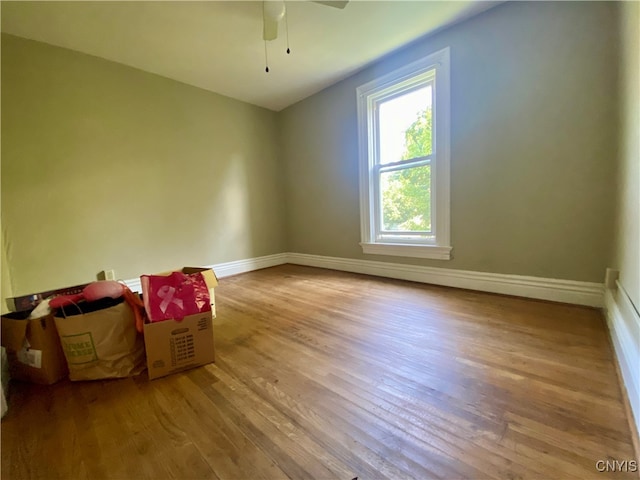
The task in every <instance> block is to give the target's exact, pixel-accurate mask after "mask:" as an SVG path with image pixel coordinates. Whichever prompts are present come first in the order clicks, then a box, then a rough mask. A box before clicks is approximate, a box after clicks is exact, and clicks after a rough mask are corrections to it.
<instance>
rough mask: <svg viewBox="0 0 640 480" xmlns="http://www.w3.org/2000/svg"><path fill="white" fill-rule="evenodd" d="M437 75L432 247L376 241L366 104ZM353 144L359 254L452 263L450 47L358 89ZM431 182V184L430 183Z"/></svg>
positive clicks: (369, 122)
mask: <svg viewBox="0 0 640 480" xmlns="http://www.w3.org/2000/svg"><path fill="white" fill-rule="evenodd" d="M434 68H435V70H436V83H437V86H436V89H435V97H434V99H435V102H434V105H433V112H434V115H436V119H435V120H434V124H435V125H436V128H435V139H434V144H435V149H434V157H435V159H436V161H435V162H433V163H432V185H431V189H432V192H433V197H432V202H433V203H432V216H433V219H432V227H433V231H434V232H435V241H434V242H433V243H432V244H426V243H420V244H410V243H400V242H393V243H391V242H388V243H385V242H379V241H376V232H375V218H374V215H376V210H377V208H376V203H375V195H374V189H373V187H372V186H373V181H374V176H373V167H374V164H375V157H374V155H375V153H372V152H375V148H376V144H375V138H374V135H372V134H370V127H369V126H370V125H372V124H373V118H372V117H373V115H374V112H373V109H370V108H369V106H370V103H371V102H372V101H373V100H374V99H375V98H376V96H377V97H379V96H381V95H382V92H384V91H385V90H387V89H388V88H389V87H392V86H396V85H397V86H399V87H400V88H402V87H403V86H406V85H411V84H412V80H413V79H415V77H417V76H419V75H421V74H424V73H426V72H428V71H430V70H433V69H434ZM357 104H358V140H359V163H360V232H361V242H360V245H361V246H362V251H363V252H364V253H369V254H377V255H393V256H403V257H417V258H433V259H438V260H449V259H451V250H452V247H451V241H450V220H449V217H450V125H451V121H450V74H449V48H448V47H447V48H444V49H442V50H439V51H437V52H435V53H433V54H431V55H428V56H426V57H424V58H422V59H420V60H418V61H416V62H413V63H411V64H409V65H406V66H404V67H402V68H400V69H398V70H395V71H393V72H391V73H388V74H386V75H384V76H382V77H379V78H376V79H375V80H373V81H371V82H369V83H366V84H365V85H361V86H360V87H358V88H357ZM433 179H435V181H433Z"/></svg>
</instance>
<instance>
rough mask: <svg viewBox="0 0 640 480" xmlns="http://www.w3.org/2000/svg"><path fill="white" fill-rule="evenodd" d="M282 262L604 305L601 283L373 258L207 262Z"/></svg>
mask: <svg viewBox="0 0 640 480" xmlns="http://www.w3.org/2000/svg"><path fill="white" fill-rule="evenodd" d="M285 263H293V264H296V265H306V266H310V267H320V268H328V269H332V270H341V271H344V272H353V273H364V274H367V275H375V276H378V277H387V278H397V279H400V280H411V281H413V282H420V283H431V284H434V285H443V286H447V287H455V288H466V289H469V290H480V291H483V292H491V293H501V294H505V295H515V296H519V297H527V298H536V299H540V300H551V301H554V302H563V303H572V304H576V305H586V306H590V307H602V306H603V305H604V299H603V295H604V285H603V284H601V283H591V282H578V281H573V280H558V279H553V278H539V277H528V276H523V275H506V274H502V273H485V272H473V271H467V270H453V269H448V268H435V267H422V266H417V265H404V264H399V263H387V262H378V261H373V260H356V259H351V258H339V257H325V256H322V255H309V254H305V253H278V254H274V255H267V256H264V257H256V258H249V259H245V260H236V261H233V262H226V263H219V264H216V265H210V267H211V268H213V270H214V271H215V272H216V275H217V276H218V278H224V277H228V276H231V275H237V274H239V273H245V272H250V271H252V270H259V269H262V268H267V267H274V266H276V265H282V264H285ZM125 283H126V284H127V285H128V286H129V288H131V290H133V291H137V292H139V291H140V290H141V288H140V279H131V280H125Z"/></svg>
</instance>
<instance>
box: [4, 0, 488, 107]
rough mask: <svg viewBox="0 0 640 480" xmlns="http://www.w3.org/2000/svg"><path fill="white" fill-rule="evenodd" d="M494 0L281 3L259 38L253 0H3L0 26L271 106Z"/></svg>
mask: <svg viewBox="0 0 640 480" xmlns="http://www.w3.org/2000/svg"><path fill="white" fill-rule="evenodd" d="M496 3H497V2H484V1H445V2H437V1H397V0H396V1H362V0H360V1H359V0H352V1H351V2H349V4H348V5H347V6H346V8H344V9H343V10H340V9H337V8H332V7H328V6H324V5H320V4H318V3H313V2H309V1H288V2H287V3H286V5H287V15H288V26H289V41H290V47H291V55H287V54H286V49H287V43H286V35H285V34H284V33H285V32H284V29H283V28H281V29H280V35H279V37H278V38H277V39H276V40H274V41H271V42H267V51H268V57H269V70H270V72H269V73H265V44H264V42H263V40H262V10H263V8H262V2H248V1H231V2H221V1H208V2H188V1H180V2H172V1H147V2H138V1H124V2H111V1H107V2H96V1H72V2H57V1H53V2H52V1H45V2H25V1H19V2H7V1H2V3H1V8H2V31H3V32H6V33H10V34H13V35H17V36H20V37H25V38H29V39H33V40H38V41H41V42H46V43H49V44H52V45H57V46H60V47H66V48H69V49H72V50H77V51H79V52H83V53H88V54H91V55H95V56H98V57H102V58H105V59H107V60H111V61H114V62H119V63H122V64H125V65H129V66H131V67H135V68H139V69H141V70H145V71H147V72H152V73H155V74H158V75H162V76H164V77H168V78H172V79H174V80H178V81H181V82H184V83H187V84H190V85H194V86H197V87H200V88H204V89H206V90H210V91H213V92H216V93H220V94H222V95H226V96H229V97H232V98H236V99H239V100H242V101H245V102H248V103H252V104H255V105H259V106H262V107H265V108H268V109H271V110H275V111H279V110H281V109H283V108H285V107H287V106H289V105H291V104H293V103H295V102H297V101H299V100H301V99H303V98H305V97H308V96H309V95H312V94H314V93H316V92H318V91H320V90H322V89H323V88H325V87H327V86H329V85H331V84H333V83H335V82H337V81H339V80H342V79H343V78H346V77H348V76H349V75H351V74H352V73H354V72H355V71H357V70H359V69H361V68H362V67H364V66H365V65H367V64H368V63H370V62H372V61H373V60H375V59H376V58H379V57H381V56H383V55H385V54H387V53H389V52H391V51H393V50H395V49H397V48H399V47H401V46H402V45H405V44H407V43H409V42H411V41H413V40H415V39H417V38H420V37H422V36H424V35H426V34H428V33H430V32H433V31H434V30H437V29H440V28H442V27H444V26H447V25H450V24H452V23H454V22H456V21H459V20H461V19H464V18H468V17H469V16H471V15H474V14H477V13H479V12H481V11H484V10H486V9H488V8H490V7H492V6H493V5H495V4H496Z"/></svg>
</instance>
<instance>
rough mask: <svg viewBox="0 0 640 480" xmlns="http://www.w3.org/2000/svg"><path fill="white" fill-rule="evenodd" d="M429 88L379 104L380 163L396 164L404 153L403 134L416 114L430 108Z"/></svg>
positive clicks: (413, 120)
mask: <svg viewBox="0 0 640 480" xmlns="http://www.w3.org/2000/svg"><path fill="white" fill-rule="evenodd" d="M431 96H432V95H431V86H426V87H423V88H419V89H417V90H414V91H412V92H409V93H407V94H405V95H401V96H399V97H396V98H393V99H391V100H389V101H386V102H384V103H381V104H380V109H379V112H380V115H379V118H378V122H379V127H380V163H381V164H383V165H384V164H387V163H393V162H398V161H400V160H401V159H402V154H403V153H404V142H405V136H404V134H405V132H406V131H407V129H408V128H409V127H410V126H411V124H412V123H413V122H415V121H416V119H417V118H418V114H419V113H420V112H422V111H424V110H426V109H427V108H429V107H431Z"/></svg>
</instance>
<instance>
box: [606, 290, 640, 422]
mask: <svg viewBox="0 0 640 480" xmlns="http://www.w3.org/2000/svg"><path fill="white" fill-rule="evenodd" d="M616 283H617V288H616V289H607V290H606V292H605V296H604V299H605V314H606V318H607V324H608V325H609V333H610V335H611V340H612V342H613V348H614V350H615V354H616V357H617V359H618V365H619V366H620V373H621V374H622V382H623V384H624V387H625V388H626V390H627V397H628V398H629V404H630V405H631V412H632V414H633V417H634V423H635V426H636V431H637V432H640V315H638V312H637V310H636V309H635V308H634V306H633V303H632V302H631V300H630V299H629V297H628V295H627V293H626V292H625V290H624V288H623V287H622V286H621V285H620V283H619V282H616Z"/></svg>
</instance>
